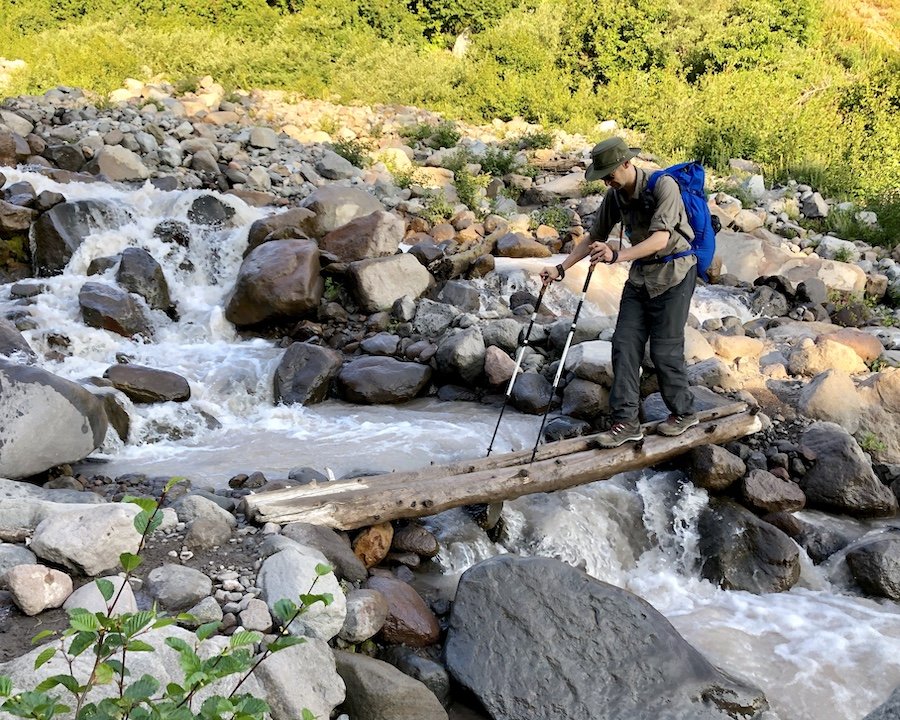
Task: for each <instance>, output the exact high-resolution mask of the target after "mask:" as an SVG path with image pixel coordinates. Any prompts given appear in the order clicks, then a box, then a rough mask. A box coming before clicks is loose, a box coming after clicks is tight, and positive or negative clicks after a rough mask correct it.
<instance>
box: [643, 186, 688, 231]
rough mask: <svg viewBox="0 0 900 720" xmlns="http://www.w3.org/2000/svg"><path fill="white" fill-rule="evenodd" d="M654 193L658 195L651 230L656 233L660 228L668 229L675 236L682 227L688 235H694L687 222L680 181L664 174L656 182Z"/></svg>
mask: <svg viewBox="0 0 900 720" xmlns="http://www.w3.org/2000/svg"><path fill="white" fill-rule="evenodd" d="M653 194H654V196H655V197H656V212H654V213H653V218H652V219H651V220H650V229H649V231H650V232H651V233H654V232H657V231H658V230H666V231H668V232H669V233H670V234H671V235H672V237H675V236H676V234H677V231H678V228H680V229H681V231H682V232H684V233H686V234H687V235H688V236H690V237H694V233H693V231H692V230H691V227H690V224H689V223H688V222H687V216H686V214H685V211H684V203H683V202H682V201H681V191H680V190H679V188H678V183H677V182H675V180H673V179H672V178H670V177H668V176H663V177H661V178H660V179H659V182H657V183H656V187H655V188H654V193H653Z"/></svg>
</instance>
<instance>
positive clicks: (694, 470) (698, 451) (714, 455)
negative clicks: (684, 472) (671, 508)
mask: <svg viewBox="0 0 900 720" xmlns="http://www.w3.org/2000/svg"><path fill="white" fill-rule="evenodd" d="M689 457H690V461H691V475H690V477H691V481H692V482H693V483H694V485H696V486H697V487H702V488H706V489H707V490H725V489H726V488H728V487H729V486H730V485H731V484H732V483H733V482H734V481H735V480H737V479H738V478H739V477H741V476H742V475H743V474H744V473H745V472H747V466H746V465H745V464H744V461H743V460H741V459H740V458H739V457H738V456H737V455H735V454H734V453H731V452H728V450H726V449H725V448H723V447H719V446H718V445H701V446H700V447H698V448H694V449H693V450H691V452H690V453H689Z"/></svg>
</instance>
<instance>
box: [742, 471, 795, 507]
mask: <svg viewBox="0 0 900 720" xmlns="http://www.w3.org/2000/svg"><path fill="white" fill-rule="evenodd" d="M741 497H742V498H743V499H744V503H745V504H746V505H748V506H749V507H751V508H753V509H754V510H758V511H760V512H794V511H796V510H802V509H803V506H804V505H806V496H805V495H804V494H803V491H802V490H801V489H800V488H799V487H798V486H797V484H796V483H793V482H791V481H790V480H784V479H782V478H780V477H778V476H776V475H773V474H772V473H770V472H768V471H767V470H762V469H760V468H756V469H754V470H751V471H750V472H749V473H747V476H746V477H745V478H743V479H742V480H741Z"/></svg>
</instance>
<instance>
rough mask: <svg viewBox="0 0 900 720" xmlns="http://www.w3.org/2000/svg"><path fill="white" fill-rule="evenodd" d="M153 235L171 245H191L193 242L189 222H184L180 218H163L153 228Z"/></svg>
mask: <svg viewBox="0 0 900 720" xmlns="http://www.w3.org/2000/svg"><path fill="white" fill-rule="evenodd" d="M153 237H155V238H159V239H160V240H162V241H163V242H164V243H169V244H171V245H180V246H181V247H189V246H190V244H191V229H190V227H189V226H188V224H187V223H183V222H181V221H180V220H163V221H162V222H160V223H158V224H157V225H156V227H155V228H153Z"/></svg>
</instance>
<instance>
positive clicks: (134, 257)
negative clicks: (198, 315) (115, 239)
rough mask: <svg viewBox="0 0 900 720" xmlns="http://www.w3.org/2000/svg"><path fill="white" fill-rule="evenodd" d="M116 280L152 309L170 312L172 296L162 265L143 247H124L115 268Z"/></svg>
mask: <svg viewBox="0 0 900 720" xmlns="http://www.w3.org/2000/svg"><path fill="white" fill-rule="evenodd" d="M116 282H118V283H119V285H121V286H122V287H123V288H125V289H126V290H127V291H128V292H133V293H134V294H135V295H140V296H141V297H142V298H144V300H145V301H146V302H147V305H149V306H150V307H151V308H153V309H154V310H162V311H163V312H165V313H171V312H172V310H173V307H172V298H171V297H170V296H169V284H168V283H167V282H166V276H165V275H164V274H163V269H162V266H160V264H159V263H158V262H156V260H155V259H154V257H153V256H152V255H151V254H150V253H148V252H147V251H146V250H144V249H143V248H133V247H131V248H125V249H124V250H123V251H122V255H121V259H120V260H119V268H118V270H116Z"/></svg>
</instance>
